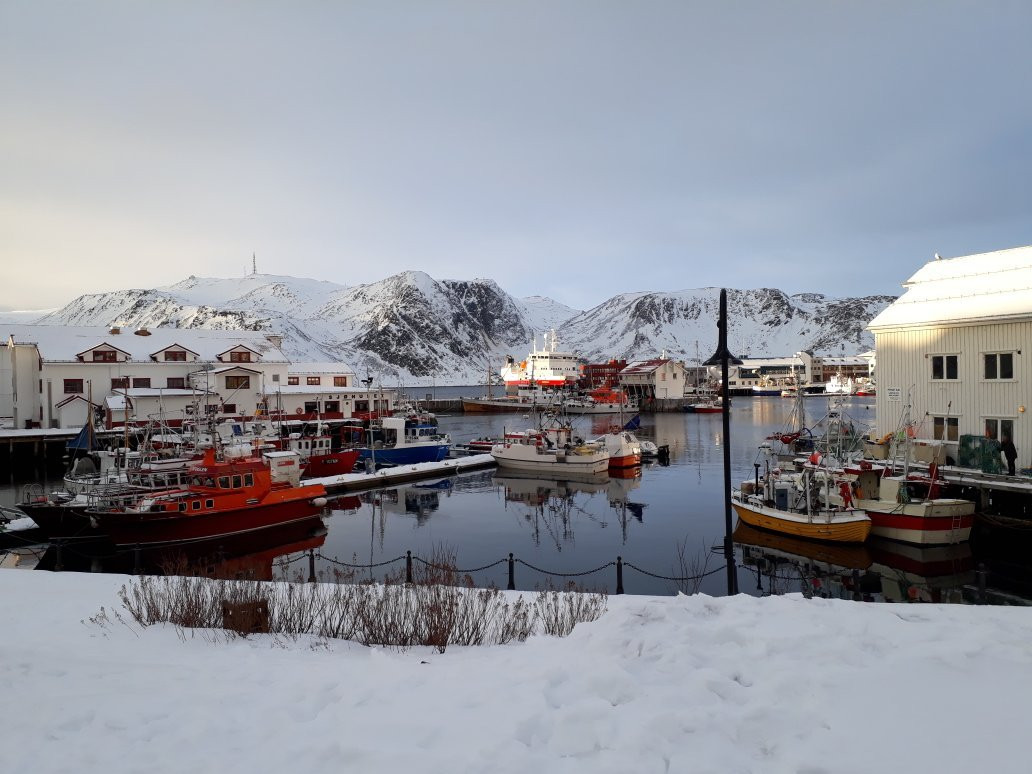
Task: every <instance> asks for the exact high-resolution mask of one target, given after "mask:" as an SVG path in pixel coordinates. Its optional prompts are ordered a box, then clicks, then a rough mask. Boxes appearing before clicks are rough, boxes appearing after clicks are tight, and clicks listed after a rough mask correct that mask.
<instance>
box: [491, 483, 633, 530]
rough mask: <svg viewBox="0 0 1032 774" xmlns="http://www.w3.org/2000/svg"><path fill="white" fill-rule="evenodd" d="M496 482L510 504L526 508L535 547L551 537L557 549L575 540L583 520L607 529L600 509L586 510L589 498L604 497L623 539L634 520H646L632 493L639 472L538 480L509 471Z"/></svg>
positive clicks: (527, 521) (525, 515)
mask: <svg viewBox="0 0 1032 774" xmlns="http://www.w3.org/2000/svg"><path fill="white" fill-rule="evenodd" d="M493 480H494V483H495V484H496V485H497V486H499V487H502V488H503V489H504V492H505V502H506V505H507V507H508V506H509V505H523V506H526V510H525V511H524V513H523V514H522V516H523V519H524V521H525V522H526V523H528V524H530V525H531V528H532V530H533V537H534V543H535V545H540V544H541V540H542V538H543V537H544V536H548V537H549V539H550V542H553V543H554V544H555V545H556V547H557V548H560V549H561V548H562V543H563V542H566V541H572V540H573V539H574V531H573V527H574V520H575V519H576V518H581V519H583V520H587V521H590V522H594V523H595V524H597V525H598V526H600V527H606V526H608V523H609V522H608V521H607V520H606V519H605V517H604V516H602V517H600V516H599V515H598V514H597V509H590V510H589V509H588V508H587V507H585V505H586V502H585V500H586V499H591V498H595V497H603V496H604V497H605V498H606V500H607V502H608V503H609V506H610V508H612V509H613V510H614V511H615V512H616V513H617V514H618V517H619V522H620V528H621V532H622V535H623V539H624V540H626V539H627V526H628V524H629V522H631V521H638V522H642V521H643V514H644V511H645V504H644V503H635V502H632V501H631V499H630V492H631V491H632V490H634V489H637V488H638V487H639V486H640V485H641V472H640V469H639V470H638V472H637V473H636V474H633V475H631V474H626V475H623V476H612V475H611V474H608V473H597V474H587V473H585V474H581V475H569V476H568V477H567V478H563V479H546V478H537V477H535V476H534V474H532V473H529V472H521V471H512V470H506V471H504V473H502V472H498V473H496V474H495V475H494V478H493Z"/></svg>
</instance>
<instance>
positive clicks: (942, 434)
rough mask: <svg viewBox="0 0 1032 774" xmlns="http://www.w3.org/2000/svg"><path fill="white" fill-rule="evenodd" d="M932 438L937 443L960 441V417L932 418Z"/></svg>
mask: <svg viewBox="0 0 1032 774" xmlns="http://www.w3.org/2000/svg"><path fill="white" fill-rule="evenodd" d="M932 437H933V438H934V439H935V440H936V441H956V440H959V439H960V421H959V419H958V417H936V416H933V417H932Z"/></svg>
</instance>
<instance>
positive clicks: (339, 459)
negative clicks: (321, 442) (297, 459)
mask: <svg viewBox="0 0 1032 774" xmlns="http://www.w3.org/2000/svg"><path fill="white" fill-rule="evenodd" d="M357 461H358V449H342V450H340V451H337V452H334V453H333V454H320V455H312V456H311V457H310V458H309V459H308V462H307V464H306V465H305V472H304V473H303V474H302V476H301V477H302V478H323V477H325V476H339V475H342V474H344V473H350V472H351V471H352V470H353V469H354V467H355V463H356V462H357Z"/></svg>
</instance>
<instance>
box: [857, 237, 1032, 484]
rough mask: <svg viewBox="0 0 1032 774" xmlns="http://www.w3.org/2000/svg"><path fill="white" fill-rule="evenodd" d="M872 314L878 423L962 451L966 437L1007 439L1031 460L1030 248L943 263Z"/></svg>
mask: <svg viewBox="0 0 1032 774" xmlns="http://www.w3.org/2000/svg"><path fill="white" fill-rule="evenodd" d="M903 287H904V288H906V292H905V293H904V294H903V295H902V296H901V297H900V298H899V299H897V300H896V301H895V302H894V303H892V304H891V305H890V306H889V307H888V308H886V309H885V310H884V311H883V312H882V313H881V314H879V315H878V316H877V317H875V318H874V319H873V320H872V321H871V323H870V325H869V326H868V328H869V330H871V331H872V332H873V333H874V337H875V348H876V351H877V353H878V370H877V378H878V393H877V429H876V433H877V434H878V435H879V436H881V435H884V434H886V433H890V432H894V431H896V430H897V428H898V427H899V426H900V420H901V417H902V416H904V410H905V407H906V405H907V403H908V401H909V403H910V411H909V413H910V417H911V418H912V420H914V421H916V422H918V426H917V428H916V433H915V434H916V437H917V438H918V439H928V440H931V441H942V442H944V444H945V447H946V448H945V453H946V454H947V455H949V456H950V457H951V458H953V459H957V457H958V445H959V442H960V440H961V436H979V437H985V436H989V437H992V438H996V439H1000V438H1001V437H1002V436H1003V435H1010V436H1011V438H1012V440H1013V441H1014V444H1015V445H1016V446H1017V449H1018V467H1019V468H1021V467H1027V466H1028V465H1029V462H1030V461H1032V424H1030V421H1029V412H1028V409H1029V403H1030V401H1032V391H1030V386H1032V352H1030V351H1029V349H1030V348H1032V247H1018V248H1014V249H1010V250H999V251H997V252H991V253H981V254H978V255H968V256H963V257H959V258H951V259H940V258H938V256H936V259H935V260H933V261H930V262H929V263H927V264H925V265H924V266H923V267H922V268H921V269H920V270H919V271H918V272H917V273H916V274H914V275H913V276H912V277H911V278H910V279H908V280H907V281H906V282H905V283H904V284H903Z"/></svg>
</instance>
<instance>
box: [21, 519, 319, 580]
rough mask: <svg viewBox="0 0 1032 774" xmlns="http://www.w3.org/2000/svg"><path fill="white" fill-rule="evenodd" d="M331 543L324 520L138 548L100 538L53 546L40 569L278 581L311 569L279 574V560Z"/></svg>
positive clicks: (302, 567) (297, 566)
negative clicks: (116, 544) (328, 539)
mask: <svg viewBox="0 0 1032 774" xmlns="http://www.w3.org/2000/svg"><path fill="white" fill-rule="evenodd" d="M325 540H326V526H325V525H324V524H323V520H322V518H321V517H320V516H312V517H310V518H307V519H304V520H300V521H292V522H290V523H287V524H281V525H277V526H273V527H265V528H263V529H258V530H254V531H252V532H244V533H239V534H236V535H226V536H222V537H218V538H212V539H209V540H194V541H186V542H183V543H178V544H176V543H169V544H162V545H156V546H150V547H141V548H139V549H138V550H136V549H116V548H115V546H113V545H112V544H111V543H110V542H109V541H106V540H104V539H97V540H91V541H82V542H76V543H71V544H66V545H63V546H61V548H60V556H59V550H58V547H57V546H55V545H51V546H50V547H49V548H48V549H47V551H46V553H45V554H44V555H43V557H42V558H41V559H40V562H39V565H38V566H37V569H41V570H54V569H56V568H57V567H56V566H57V564H58V562H60V565H61V569H64V570H72V571H78V572H114V573H125V574H129V573H142V574H148V575H172V574H175V575H184V574H185V575H202V576H206V577H210V578H229V579H247V580H273V579H274V578H275V579H284V578H289V577H292V574H291V571H290V567H292V568H295V569H296V571H297V572H307V569H308V567H307V565H306V564H303V563H300V562H299V563H295V564H292V565H290V567H286V566H284V567H283V568H282V569H280V570H279V572H277V567H276V562H277V560H278V559H280V558H281V557H282V558H288V557H290V555H292V554H298V553H300V552H303V551H308V550H310V549H315V548H319V547H320V546H322V544H323V543H324V542H325Z"/></svg>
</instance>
